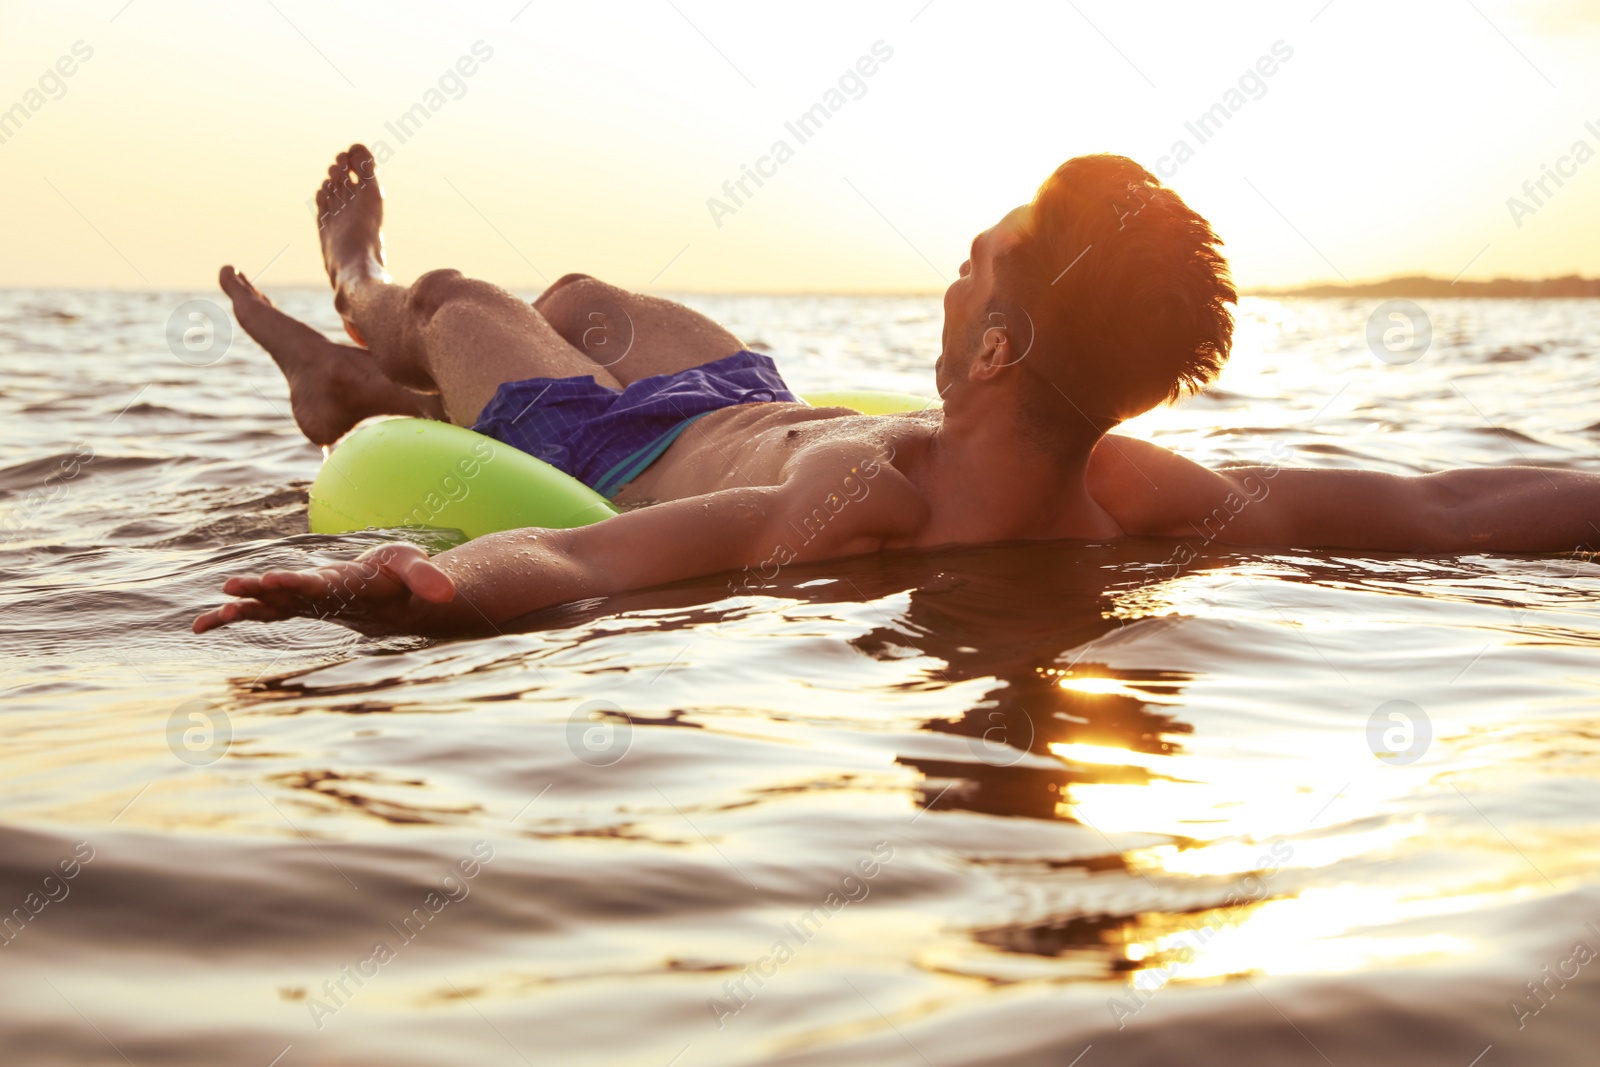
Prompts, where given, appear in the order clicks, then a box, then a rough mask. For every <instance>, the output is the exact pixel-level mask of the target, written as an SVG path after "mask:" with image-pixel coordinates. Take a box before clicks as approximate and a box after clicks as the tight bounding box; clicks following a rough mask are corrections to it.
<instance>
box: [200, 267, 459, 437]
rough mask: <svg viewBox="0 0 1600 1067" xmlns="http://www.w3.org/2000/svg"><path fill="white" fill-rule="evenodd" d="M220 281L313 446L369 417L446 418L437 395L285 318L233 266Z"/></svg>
mask: <svg viewBox="0 0 1600 1067" xmlns="http://www.w3.org/2000/svg"><path fill="white" fill-rule="evenodd" d="M218 281H219V282H220V283H221V285H222V291H223V292H225V293H227V294H228V297H229V299H231V300H232V301H233V315H234V318H235V319H237V320H238V322H239V325H240V326H241V327H243V328H244V331H245V332H246V333H248V334H249V335H250V336H251V337H253V338H255V340H256V342H257V343H259V344H260V345H261V347H262V348H265V349H266V350H267V352H268V353H269V354H271V356H272V358H273V361H274V362H276V363H277V364H278V368H279V369H280V370H282V371H283V376H284V377H285V378H286V379H288V382H289V405H290V407H291V408H292V409H293V411H294V418H295V422H296V423H298V424H299V426H300V432H301V433H303V434H305V435H306V437H307V438H309V439H310V440H311V443H312V444H316V445H331V444H332V443H333V442H335V441H337V440H338V439H339V438H341V437H343V436H344V435H345V434H346V433H348V432H349V431H350V428H351V427H353V426H354V425H355V424H356V423H358V422H360V421H361V420H362V419H365V418H369V417H371V416H373V415H411V416H415V417H417V418H423V419H442V418H444V405H443V404H442V403H441V402H440V400H439V398H438V397H437V396H432V395H429V394H426V393H417V392H413V391H412V390H410V389H406V388H404V387H402V386H400V385H397V384H395V383H394V382H392V381H390V380H389V379H388V378H387V377H385V376H384V375H383V374H382V373H381V372H380V371H379V370H378V368H377V365H376V364H374V363H373V361H372V356H371V355H369V354H368V353H367V352H365V351H364V350H362V349H359V348H352V347H350V346H349V345H341V344H335V343H334V342H332V341H330V340H328V339H327V338H326V337H324V336H323V335H322V334H321V333H320V332H319V331H317V330H314V329H312V328H311V327H310V326H307V325H306V324H305V323H303V322H300V321H299V320H297V319H293V318H290V317H289V316H288V315H285V314H284V313H283V312H281V311H279V310H278V309H277V308H275V307H273V306H272V301H270V300H268V299H267V298H266V297H265V296H263V295H262V294H261V293H260V292H259V291H257V289H256V287H255V286H253V285H251V284H250V281H249V280H248V279H247V278H245V276H244V275H242V274H239V273H238V272H236V271H235V270H234V269H233V268H232V267H223V268H222V274H221V276H220V277H219V278H218Z"/></svg>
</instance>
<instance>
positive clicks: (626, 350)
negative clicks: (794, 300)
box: [533, 274, 744, 385]
mask: <svg viewBox="0 0 1600 1067" xmlns="http://www.w3.org/2000/svg"><path fill="white" fill-rule="evenodd" d="M533 306H534V307H535V308H537V309H538V311H539V313H540V314H541V315H543V316H544V318H545V321H547V322H549V323H550V325H551V326H552V327H553V328H554V329H555V331H556V332H557V333H558V334H560V335H561V336H562V337H563V338H564V339H565V340H566V341H567V343H568V344H570V345H571V346H572V347H573V348H575V349H577V350H578V351H579V352H582V353H583V354H584V355H585V356H587V357H588V358H589V359H591V360H593V361H594V362H595V363H597V364H599V365H600V366H602V367H604V368H605V369H607V370H608V371H610V372H611V373H612V374H613V375H614V376H615V377H616V379H617V380H618V381H620V382H621V383H622V384H623V385H628V384H630V383H632V382H635V381H638V380H639V379H640V378H648V377H651V376H652V375H657V374H676V373H677V372H678V371H682V370H688V369H689V368H690V367H698V366H701V365H702V364H706V363H711V362H714V361H716V360H719V359H722V358H723V357H724V356H731V355H733V353H735V352H737V351H739V350H740V349H741V348H743V347H744V343H743V342H742V341H740V340H739V339H738V338H737V337H735V336H734V335H733V334H731V333H729V332H728V331H727V330H725V329H723V328H722V327H721V326H719V325H718V324H717V323H715V322H713V321H712V320H711V319H709V318H707V317H706V316H704V315H702V314H700V313H699V312H698V311H694V310H692V309H690V308H687V307H684V306H683V305H682V304H679V303H677V302H675V301H672V300H666V299H663V298H661V297H657V296H645V295H642V294H639V293H631V292H628V291H627V290H626V289H619V288H617V287H616V286H614V285H610V284H608V283H606V282H602V281H600V280H599V279H598V278H591V277H589V276H588V275H587V274H568V275H565V276H564V277H562V278H559V279H557V280H556V281H555V283H554V284H552V285H551V286H550V288H548V289H546V290H545V291H544V292H543V293H542V294H540V296H539V299H537V300H535V301H534V304H533Z"/></svg>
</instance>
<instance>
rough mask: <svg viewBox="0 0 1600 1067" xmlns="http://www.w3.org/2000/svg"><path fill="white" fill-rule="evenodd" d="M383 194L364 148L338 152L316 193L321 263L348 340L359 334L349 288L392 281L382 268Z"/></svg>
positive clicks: (374, 163) (357, 146) (356, 146)
mask: <svg viewBox="0 0 1600 1067" xmlns="http://www.w3.org/2000/svg"><path fill="white" fill-rule="evenodd" d="M382 229H383V191H382V190H381V189H380V188H379V187H378V162H377V160H375V159H374V158H373V157H372V153H371V152H369V151H368V150H367V146H366V145H362V144H353V145H351V146H350V148H349V150H348V151H345V152H340V153H339V155H338V156H337V157H336V158H335V159H334V161H333V166H331V167H329V168H328V177H327V180H326V181H324V182H323V183H322V186H321V188H319V189H318V190H317V233H318V236H319V237H320V238H321V239H322V262H323V264H324V265H325V266H326V267H327V268H328V280H329V281H330V282H332V283H333V294H334V295H333V306H334V307H335V308H337V309H338V311H339V314H340V316H342V317H343V318H344V322H345V329H346V330H347V331H349V333H350V336H351V337H353V338H355V339H356V340H357V341H361V334H360V333H359V332H358V331H357V330H356V329H355V326H354V324H353V323H352V322H351V321H350V314H349V310H350V298H349V289H350V287H351V286H352V285H356V284H359V283H361V282H365V281H371V280H378V281H385V282H386V281H388V280H389V272H388V271H387V270H385V269H384V265H383V233H382Z"/></svg>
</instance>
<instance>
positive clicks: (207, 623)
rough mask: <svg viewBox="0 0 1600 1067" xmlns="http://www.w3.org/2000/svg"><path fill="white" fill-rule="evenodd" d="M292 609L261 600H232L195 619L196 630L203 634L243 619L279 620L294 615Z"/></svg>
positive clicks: (259, 620)
mask: <svg viewBox="0 0 1600 1067" xmlns="http://www.w3.org/2000/svg"><path fill="white" fill-rule="evenodd" d="M293 615H294V613H293V612H292V611H288V610H285V609H283V608H279V607H274V606H273V605H271V604H264V603H262V602H261V601H259V600H230V601H228V602H227V603H226V604H224V605H222V606H221V607H220V608H215V609H213V610H211V611H208V612H206V613H205V614H203V615H200V616H197V617H196V618H195V620H194V632H195V633H197V634H203V633H205V632H206V631H207V630H215V629H216V628H217V627H219V626H226V625H228V624H229V623H231V622H238V621H239V620H241V619H254V620H255V621H257V622H278V621H279V620H281V619H287V618H291V617H293Z"/></svg>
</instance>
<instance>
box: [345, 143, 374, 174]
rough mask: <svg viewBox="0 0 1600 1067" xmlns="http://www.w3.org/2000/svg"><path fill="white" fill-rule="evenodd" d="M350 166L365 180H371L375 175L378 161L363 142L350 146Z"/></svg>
mask: <svg viewBox="0 0 1600 1067" xmlns="http://www.w3.org/2000/svg"><path fill="white" fill-rule="evenodd" d="M350 167H351V169H352V170H354V171H355V172H356V173H357V174H359V175H360V176H361V177H362V178H363V179H365V180H366V181H372V180H373V178H374V177H376V176H377V168H378V161H377V160H376V159H374V158H373V157H372V152H371V151H370V150H369V149H368V148H367V146H366V145H364V144H353V145H351V146H350Z"/></svg>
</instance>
